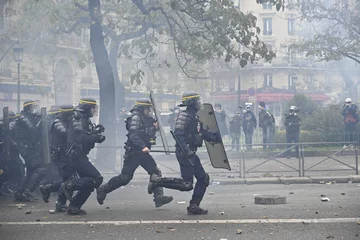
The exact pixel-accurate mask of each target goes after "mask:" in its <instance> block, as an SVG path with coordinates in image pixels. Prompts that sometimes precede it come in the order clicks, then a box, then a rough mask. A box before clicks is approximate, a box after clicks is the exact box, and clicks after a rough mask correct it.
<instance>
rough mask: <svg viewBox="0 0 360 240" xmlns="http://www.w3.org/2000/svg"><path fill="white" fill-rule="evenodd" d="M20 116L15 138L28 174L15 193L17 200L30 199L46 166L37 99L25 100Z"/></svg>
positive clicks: (42, 177) (43, 174) (44, 172)
mask: <svg viewBox="0 0 360 240" xmlns="http://www.w3.org/2000/svg"><path fill="white" fill-rule="evenodd" d="M23 106H24V108H23V110H22V111H21V113H20V117H19V118H18V119H17V120H16V128H15V138H16V142H17V143H18V147H19V148H18V149H19V152H20V154H21V156H22V157H23V158H24V160H25V166H26V176H25V179H24V180H23V182H22V184H21V185H20V187H19V188H18V189H17V191H16V192H15V193H14V200H15V201H20V202H23V201H30V199H31V198H33V195H32V193H33V192H34V191H35V190H36V188H37V187H38V186H39V184H40V182H41V181H42V180H43V179H44V177H45V174H46V168H45V166H44V164H43V159H42V156H41V152H42V142H41V141H42V140H41V124H40V121H41V116H40V115H39V105H38V104H37V103H36V102H35V101H26V102H24V105H23Z"/></svg>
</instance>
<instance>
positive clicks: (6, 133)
mask: <svg viewBox="0 0 360 240" xmlns="http://www.w3.org/2000/svg"><path fill="white" fill-rule="evenodd" d="M9 123H10V121H9V108H8V107H4V108H3V124H4V136H3V139H4V142H3V145H4V155H5V161H6V163H9V162H10V150H11V149H10V148H11V139H10V130H9Z"/></svg>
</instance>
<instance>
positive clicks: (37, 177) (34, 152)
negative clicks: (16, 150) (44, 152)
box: [17, 148, 46, 194]
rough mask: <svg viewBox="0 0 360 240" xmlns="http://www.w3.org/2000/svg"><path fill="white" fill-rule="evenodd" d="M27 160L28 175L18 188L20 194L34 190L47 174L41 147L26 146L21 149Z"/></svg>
mask: <svg viewBox="0 0 360 240" xmlns="http://www.w3.org/2000/svg"><path fill="white" fill-rule="evenodd" d="M20 153H21V156H22V157H23V158H24V160H25V166H26V176H25V178H24V180H23V182H22V183H21V185H20V187H19V188H18V190H17V193H18V194H22V193H24V192H25V191H29V192H34V191H35V190H36V188H37V187H38V186H39V184H40V182H41V181H42V180H43V179H44V177H45V175H46V169H45V167H44V165H43V163H42V158H41V156H40V151H39V149H35V148H26V149H22V150H20Z"/></svg>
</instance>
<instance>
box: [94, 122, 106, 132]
mask: <svg viewBox="0 0 360 240" xmlns="http://www.w3.org/2000/svg"><path fill="white" fill-rule="evenodd" d="M95 130H96V131H97V132H98V133H102V132H104V131H105V127H104V126H103V125H101V124H98V125H96V127H95Z"/></svg>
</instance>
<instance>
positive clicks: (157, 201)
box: [154, 196, 174, 208]
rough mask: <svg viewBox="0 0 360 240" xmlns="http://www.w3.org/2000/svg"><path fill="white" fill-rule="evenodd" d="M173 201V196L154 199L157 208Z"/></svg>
mask: <svg viewBox="0 0 360 240" xmlns="http://www.w3.org/2000/svg"><path fill="white" fill-rule="evenodd" d="M173 199H174V198H173V197H171V196H162V197H161V198H157V199H154V202H155V207H157V208H159V207H161V206H162V205H165V204H168V203H170V202H171V201H172V200H173Z"/></svg>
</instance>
